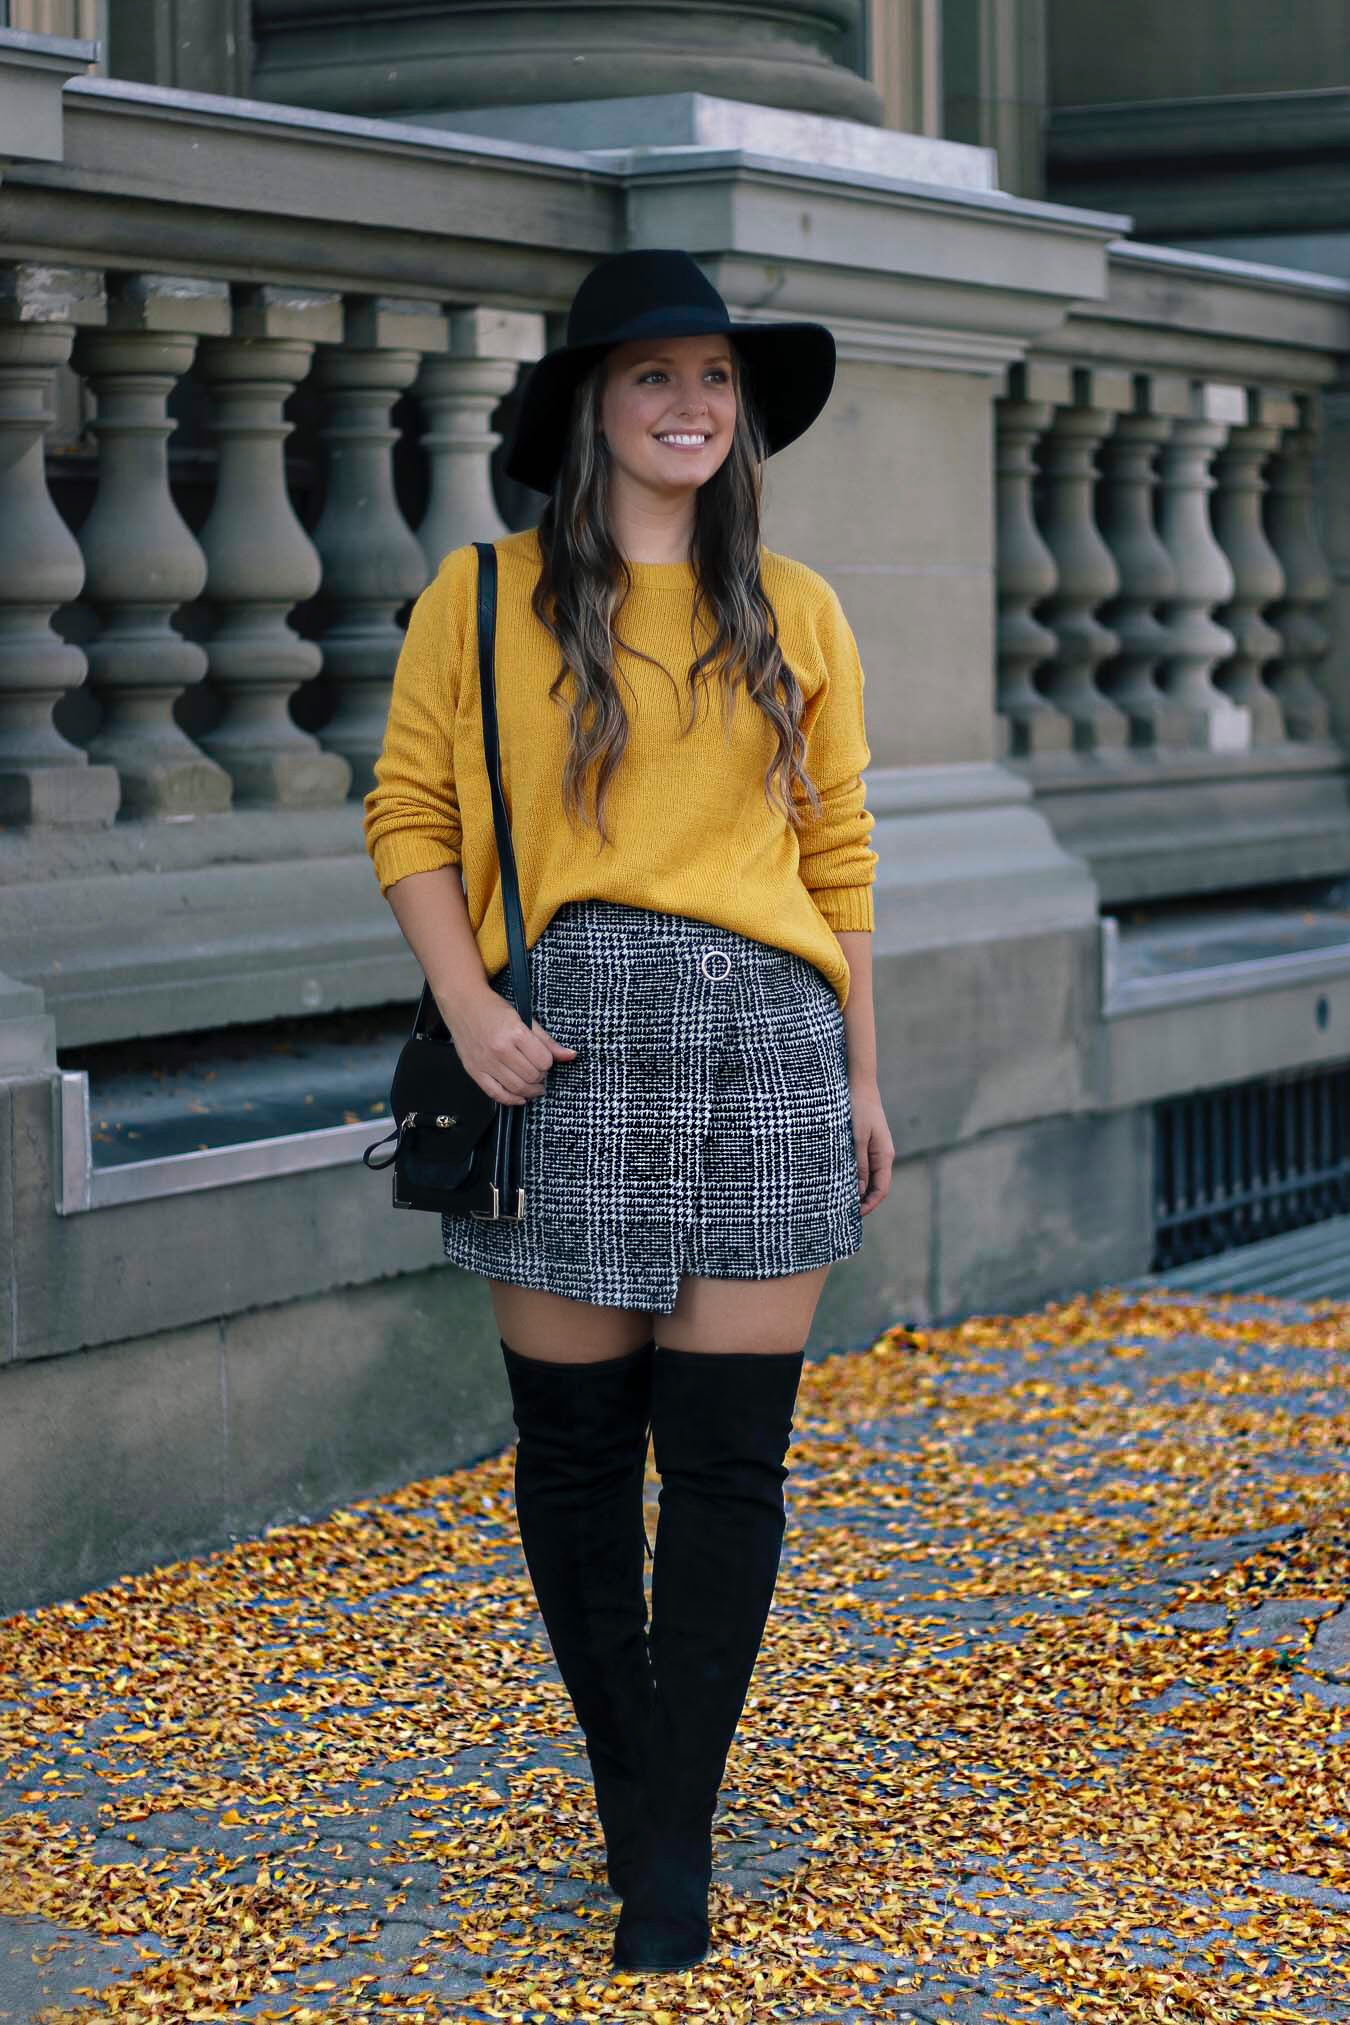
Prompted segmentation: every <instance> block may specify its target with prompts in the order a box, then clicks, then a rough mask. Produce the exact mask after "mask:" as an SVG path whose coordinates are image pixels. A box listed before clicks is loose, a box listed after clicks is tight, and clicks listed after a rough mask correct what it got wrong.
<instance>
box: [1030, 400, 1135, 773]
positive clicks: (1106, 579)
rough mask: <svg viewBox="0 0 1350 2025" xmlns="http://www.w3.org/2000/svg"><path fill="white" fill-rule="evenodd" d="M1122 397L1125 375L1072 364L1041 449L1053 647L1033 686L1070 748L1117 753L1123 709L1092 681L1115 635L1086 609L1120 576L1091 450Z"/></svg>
mask: <svg viewBox="0 0 1350 2025" xmlns="http://www.w3.org/2000/svg"><path fill="white" fill-rule="evenodd" d="M1128 398H1129V388H1128V382H1127V381H1126V378H1125V375H1123V374H1119V373H1117V374H1110V373H1105V372H1099V371H1097V370H1095V369H1094V368H1090V367H1086V366H1075V367H1074V369H1073V397H1072V400H1071V402H1070V403H1067V404H1064V405H1060V406H1057V407H1056V409H1055V411H1054V416H1053V419H1052V421H1051V425H1050V428H1049V429H1048V430H1047V432H1046V435H1045V437H1044V440H1043V443H1042V449H1041V469H1042V471H1043V473H1044V511H1043V515H1042V520H1041V532H1042V534H1043V535H1044V537H1045V539H1046V542H1047V543H1048V545H1049V548H1050V553H1051V555H1052V556H1053V557H1054V561H1055V574H1056V584H1055V591H1054V595H1053V597H1052V598H1051V600H1050V602H1049V604H1048V605H1047V606H1046V608H1045V611H1044V614H1043V617H1044V618H1045V621H1046V623H1047V625H1049V626H1050V627H1051V629H1052V630H1053V632H1054V634H1055V639H1056V647H1055V652H1054V654H1053V655H1052V656H1051V658H1050V660H1049V661H1048V662H1047V663H1046V665H1045V668H1044V669H1043V670H1042V674H1041V684H1042V687H1043V689H1044V691H1045V694H1046V695H1047V696H1048V697H1049V698H1050V701H1051V702H1052V703H1053V704H1054V706H1055V708H1056V710H1058V711H1060V712H1061V713H1062V714H1063V716H1064V717H1065V718H1066V719H1067V720H1068V723H1069V726H1070V731H1071V736H1072V741H1073V748H1074V750H1075V751H1076V752H1083V753H1100V752H1112V751H1118V750H1119V749H1120V748H1121V747H1123V746H1124V745H1125V744H1126V743H1127V741H1128V738H1129V721H1128V719H1127V718H1126V716H1125V714H1124V712H1123V711H1121V710H1118V709H1117V708H1116V705H1115V704H1114V703H1112V702H1111V700H1110V699H1109V697H1107V696H1105V695H1104V694H1103V692H1102V691H1101V689H1100V688H1099V687H1098V686H1097V669H1098V668H1099V666H1100V665H1101V663H1102V662H1103V661H1105V660H1106V658H1107V656H1108V655H1110V654H1114V653H1115V652H1116V650H1117V647H1118V646H1119V641H1118V640H1117V638H1116V635H1115V634H1114V633H1113V632H1111V631H1110V629H1109V628H1108V627H1106V626H1103V625H1102V624H1100V622H1099V621H1098V620H1097V619H1096V617H1095V616H1094V614H1095V612H1096V608H1097V606H1098V605H1100V604H1101V603H1102V601H1103V599H1105V598H1109V597H1112V596H1114V594H1115V592H1116V591H1117V590H1118V589H1119V587H1120V578H1119V575H1118V573H1117V570H1116V565H1115V561H1114V559H1113V557H1112V555H1111V551H1110V549H1109V548H1108V547H1107V546H1106V543H1105V542H1104V541H1103V540H1102V537H1101V535H1100V534H1099V533H1098V531H1097V523H1096V520H1095V519H1094V517H1093V480H1094V479H1095V477H1096V475H1097V466H1096V463H1095V462H1094V453H1095V451H1096V449H1097V445H1098V444H1099V443H1100V442H1101V440H1102V437H1103V436H1104V435H1105V434H1106V431H1107V430H1108V429H1109V428H1110V426H1111V422H1112V419H1113V416H1114V415H1115V413H1116V412H1117V411H1118V410H1119V408H1120V407H1122V406H1124V405H1125V404H1126V402H1127V401H1128Z"/></svg>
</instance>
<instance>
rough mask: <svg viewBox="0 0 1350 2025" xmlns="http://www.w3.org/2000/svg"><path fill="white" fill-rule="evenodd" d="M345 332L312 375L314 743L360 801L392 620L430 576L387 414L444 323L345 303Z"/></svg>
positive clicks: (385, 677) (385, 307)
mask: <svg viewBox="0 0 1350 2025" xmlns="http://www.w3.org/2000/svg"><path fill="white" fill-rule="evenodd" d="M345 329H346V337H345V342H344V343H343V344H342V345H340V346H339V345H328V346H325V347H324V349H323V350H322V351H321V352H320V354H319V359H318V364H317V367H316V372H315V377H316V380H317V383H318V385H319V386H320V387H321V388H322V390H323V392H324V393H325V394H326V395H327V397H328V412H329V419H328V421H327V423H326V424H325V426H324V427H323V428H322V429H321V430H320V432H319V433H320V436H321V438H322V440H323V442H324V444H325V445H326V447H327V452H328V485H327V492H326V495H325V499H324V506H323V512H322V514H321V515H320V518H319V524H318V526H317V527H316V528H315V530H314V546H315V547H316V549H317V550H318V552H319V555H320V558H321V559H322V563H323V593H324V604H325V607H326V610H327V613H328V617H329V623H328V626H327V628H326V630H325V632H324V635H323V642H322V644H323V665H324V673H325V675H326V676H327V677H328V678H329V680H330V681H331V682H332V684H333V688H334V706H333V713H332V716H331V717H330V718H329V720H328V723H327V724H326V725H325V726H324V728H323V742H324V745H325V746H326V747H327V748H328V749H329V750H330V751H332V752H339V753H341V754H342V756H343V758H344V759H345V760H346V761H347V763H348V765H349V766H350V768H351V775H352V779H351V789H350V792H351V794H352V795H353V796H363V795H365V794H366V793H367V792H368V790H369V789H370V788H371V787H373V786H374V783H375V773H374V766H375V760H376V758H377V756H378V754H379V750H380V747H381V745H382V743H383V740H384V728H385V721H386V719H387V717H388V714H389V692H390V685H391V682H392V678H393V673H394V664H395V662H396V661H397V659H398V652H399V648H400V646H401V645H402V643H403V632H402V628H401V627H400V626H399V624H398V622H397V620H398V614H399V612H400V611H401V610H402V609H403V607H404V605H406V604H407V602H408V601H409V599H410V598H415V597H416V596H417V594H418V592H419V591H420V590H421V589H422V586H423V585H424V584H425V583H426V581H427V577H428V575H429V571H428V566H427V560H426V557H425V556H424V555H423V553H422V548H421V544H420V543H419V542H418V539H417V537H416V535H415V534H414V533H413V531H412V529H411V528H410V527H409V526H408V523H407V522H406V521H405V520H404V518H403V515H402V513H401V512H400V510H399V505H398V500H397V498H396V497H395V493H394V466H393V455H392V453H393V447H394V444H395V443H396V442H397V441H398V431H397V429H394V428H392V427H391V426H390V412H391V410H392V408H393V405H394V402H395V400H396V399H397V398H398V396H399V395H400V394H401V393H402V392H403V391H404V389H405V388H407V387H410V386H411V385H412V383H413V381H414V379H415V378H416V377H417V373H418V369H419V367H420V366H421V364H422V353H423V351H424V350H425V351H432V350H435V351H438V352H439V351H440V350H441V349H442V348H443V346H444V344H445V342H446V325H445V318H444V317H443V316H441V315H440V314H439V313H438V312H437V311H436V310H435V309H433V308H432V307H430V306H429V305H428V304H425V303H418V302H412V303H402V302H390V301H385V300H374V299H372V300H369V301H364V302H352V303H349V304H348V306H347V315H346V326H345Z"/></svg>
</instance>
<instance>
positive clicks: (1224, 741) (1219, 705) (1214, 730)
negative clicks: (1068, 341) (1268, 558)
mask: <svg viewBox="0 0 1350 2025" xmlns="http://www.w3.org/2000/svg"><path fill="white" fill-rule="evenodd" d="M1188 405H1189V413H1188V414H1186V415H1182V416H1178V417H1177V419H1176V421H1175V422H1174V423H1173V425H1172V434H1171V437H1170V439H1169V441H1168V442H1167V444H1166V445H1165V446H1164V449H1163V453H1162V469H1161V477H1160V486H1161V500H1160V504H1159V511H1158V532H1159V533H1160V534H1161V536H1162V538H1163V541H1164V542H1165V544H1166V546H1167V552H1168V554H1169V555H1170V556H1171V558H1172V567H1173V568H1174V569H1175V571H1176V575H1177V588H1176V591H1175V593H1174V595H1173V596H1172V597H1170V598H1168V599H1167V600H1165V602H1164V604H1163V608H1162V611H1161V613H1160V615H1159V616H1160V617H1161V619H1162V621H1163V624H1164V625H1165V626H1166V627H1167V629H1168V634H1169V640H1168V648H1167V653H1166V655H1165V657H1164V661H1163V681H1164V684H1165V686H1166V688H1167V693H1168V695H1169V696H1170V697H1171V699H1172V701H1173V703H1174V704H1175V705H1176V706H1177V708H1178V709H1179V710H1180V711H1181V712H1182V716H1183V721H1184V725H1185V742H1186V744H1187V745H1189V746H1191V747H1198V748H1199V749H1201V750H1203V751H1209V752H1243V751H1245V750H1246V749H1247V748H1248V747H1249V746H1250V744H1251V726H1252V720H1251V712H1250V711H1249V710H1247V709H1246V708H1245V707H1244V706H1243V705H1241V704H1238V703H1234V702H1233V700H1232V698H1231V697H1230V696H1226V695H1225V694H1224V692H1223V690H1222V689H1219V688H1216V686H1215V682H1214V670H1215V668H1216V667H1217V665H1218V664H1219V662H1220V661H1224V660H1226V659H1227V658H1228V656H1229V655H1230V654H1231V653H1232V652H1233V648H1234V644H1235V643H1234V640H1233V635H1232V634H1231V633H1230V632H1229V631H1228V630H1227V628H1226V627H1224V626H1220V625H1216V624H1215V621H1214V618H1213V616H1212V615H1213V612H1214V608H1215V606H1216V605H1223V604H1226V603H1227V602H1228V600H1229V598H1231V597H1232V595H1233V571H1232V568H1231V567H1230V565H1229V561H1228V558H1227V556H1226V555H1225V554H1224V552H1223V550H1222V549H1221V548H1220V547H1219V544H1218V542H1217V541H1216V540H1215V539H1214V530H1213V528H1212V527H1211V526H1210V519H1209V495H1210V493H1211V492H1212V491H1213V489H1214V480H1213V477H1212V476H1211V474H1210V463H1211V461H1212V459H1213V456H1214V453H1215V451H1216V450H1218V449H1220V448H1221V447H1222V445H1223V444H1224V443H1225V441H1226V440H1227V436H1228V430H1229V426H1230V425H1231V424H1232V423H1233V422H1243V421H1245V420H1246V412H1247V410H1246V401H1245V399H1244V397H1243V394H1242V389H1241V388H1240V387H1222V386H1213V385H1208V384H1206V383H1204V382H1201V381H1196V382H1195V383H1194V384H1193V386H1192V388H1191V395H1190V401H1189V404H1188Z"/></svg>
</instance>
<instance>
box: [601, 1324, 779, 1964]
mask: <svg viewBox="0 0 1350 2025" xmlns="http://www.w3.org/2000/svg"><path fill="white" fill-rule="evenodd" d="M803 1361H804V1360H803V1355H802V1353H801V1352H800V1351H798V1352H796V1353H795V1354H793V1355H775V1354H770V1355H767V1356H761V1355H758V1354H741V1353H728V1354H721V1353H710V1352H705V1351H685V1350H667V1349H664V1348H662V1347H660V1346H658V1348H657V1351H656V1356H655V1361H654V1367H653V1379H652V1439H653V1442H654V1445H655V1452H656V1466H657V1469H658V1471H659V1473H660V1476H661V1494H660V1518H659V1522H658V1524H657V1529H656V1549H655V1557H654V1560H653V1563H652V1624H651V1636H650V1647H651V1657H652V1671H653V1675H654V1678H655V1688H656V1692H655V1698H654V1701H653V1703H652V1711H651V1720H650V1723H649V1725H648V1730H647V1744H646V1752H645V1756H644V1760H643V1795H642V1816H641V1826H640V1829H639V1833H638V1838H637V1846H636V1850H635V1854H634V1859H633V1864H632V1868H631V1871H630V1875H629V1882H628V1889H627V1891H626V1892H625V1893H624V1903H623V1910H622V1912H621V1914H620V1916H619V1922H618V1927H617V1929H616V1932H615V1936H614V1966H615V1968H617V1969H627V1970H634V1969H684V1968H690V1967H692V1965H693V1964H694V1963H695V1962H698V1961H701V1960H702V1959H703V1956H704V1955H705V1954H706V1953H707V1951H708V1946H709V1938H710V1937H709V1930H708V1888H709V1884H710V1881H711V1874H712V1822H713V1815H714V1813H715V1811H716V1808H717V1797H718V1791H719V1789H720V1787H721V1783H722V1775H723V1772H724V1770H725V1768H726V1759H727V1752H728V1750H729V1748H730V1746H731V1741H732V1738H733V1736H734V1734H735V1730H736V1725H737V1723H738V1721H739V1719H740V1715H741V1710H742V1708H743V1706H744V1703H745V1697H746V1693H747V1691H748V1689H749V1685H750V1676H751V1673H752V1671H753V1669H754V1664H755V1660H756V1658H757V1656H758V1654H759V1648H760V1644H761V1642H762V1639H763V1636H764V1627H765V1624H766V1622H767V1620H768V1615H769V1607H770V1605H771V1603H772V1601H773V1593H774V1587H775V1584H776V1582H777V1578H778V1565H779V1558H780V1554H781V1549H782V1540H783V1532H784V1524H785V1509H784V1501H783V1484H784V1482H785V1480H786V1477H787V1468H786V1465H785V1461H784V1458H785V1457H786V1455H787V1450H788V1444H789V1442H790V1440H791V1435H792V1412H793V1407H794V1404H795V1402H796V1397H797V1387H798V1383H799V1381H800V1378H801V1373H802V1365H803Z"/></svg>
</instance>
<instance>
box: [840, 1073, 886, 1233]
mask: <svg viewBox="0 0 1350 2025" xmlns="http://www.w3.org/2000/svg"><path fill="white" fill-rule="evenodd" d="M848 1087H849V1092H850V1095H851V1097H852V1103H853V1143H854V1145H855V1147H856V1148H857V1150H858V1192H859V1194H860V1195H861V1197H862V1200H861V1202H860V1204H859V1208H860V1209H861V1210H862V1213H863V1215H864V1216H870V1215H871V1213H872V1211H873V1210H874V1209H876V1208H877V1207H878V1205H879V1204H881V1203H883V1202H884V1201H885V1200H886V1197H887V1196H888V1195H889V1194H890V1192H891V1167H892V1164H893V1162H894V1160H895V1141H894V1140H893V1139H892V1138H891V1128H890V1126H889V1125H888V1124H887V1123H886V1113H885V1112H884V1111H883V1110H882V1108H881V1091H880V1089H879V1088H878V1086H877V1084H876V1082H875V1081H874V1080H873V1079H872V1078H871V1077H858V1078H857V1079H855V1078H853V1077H850V1078H849V1086H848Z"/></svg>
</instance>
